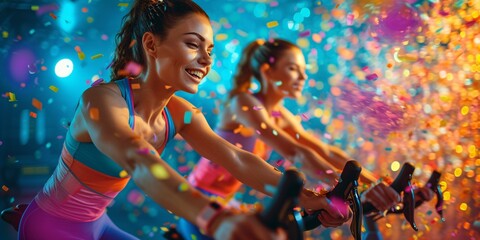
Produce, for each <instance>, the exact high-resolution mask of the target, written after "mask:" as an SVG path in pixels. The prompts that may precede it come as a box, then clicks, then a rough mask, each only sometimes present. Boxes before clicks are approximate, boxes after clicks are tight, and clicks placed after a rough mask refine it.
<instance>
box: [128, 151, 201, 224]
mask: <svg viewBox="0 0 480 240" xmlns="http://www.w3.org/2000/svg"><path fill="white" fill-rule="evenodd" d="M134 151H135V152H133V153H132V151H130V154H129V155H130V159H131V160H132V162H133V164H132V167H131V168H130V169H128V170H127V172H128V173H129V174H130V175H131V177H132V179H133V181H134V182H135V184H136V185H137V186H138V187H139V188H140V189H142V190H143V191H144V192H145V193H146V194H147V195H148V196H149V197H150V198H152V199H153V200H154V201H155V202H156V203H158V204H159V205H161V206H162V207H164V208H165V209H167V210H169V211H171V212H173V213H174V214H175V215H178V216H180V217H183V218H185V219H186V220H188V221H190V222H193V223H195V218H196V216H198V214H199V213H200V211H201V209H202V208H203V207H204V206H206V205H207V204H208V203H209V201H210V200H209V199H208V198H207V197H206V196H204V195H203V194H201V193H200V192H199V191H198V190H196V189H195V188H193V187H191V185H190V184H189V183H188V182H187V181H186V180H185V179H184V178H183V177H181V176H180V175H179V174H178V173H177V172H176V171H175V170H173V169H172V168H171V167H170V166H169V165H168V164H167V163H166V162H165V161H163V160H162V159H160V157H158V155H153V154H150V153H147V154H145V151H144V152H143V153H138V151H136V150H134Z"/></svg>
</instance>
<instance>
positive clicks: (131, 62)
mask: <svg viewBox="0 0 480 240" xmlns="http://www.w3.org/2000/svg"><path fill="white" fill-rule="evenodd" d="M212 39H213V31H212V27H211V25H210V22H209V17H208V15H207V14H206V13H205V12H204V11H203V10H202V9H201V8H200V7H199V6H198V5H197V4H196V3H194V2H192V1H190V0H157V1H156V0H136V1H135V4H134V5H133V7H132V9H131V10H130V12H129V13H128V14H127V15H126V16H125V17H124V18H123V25H122V28H121V30H120V32H119V33H118V34H117V38H116V40H117V41H116V42H117V47H116V50H115V56H114V59H113V62H112V65H111V66H112V68H111V70H112V74H111V79H112V81H110V82H109V83H99V84H95V86H92V87H91V88H89V89H87V90H86V91H85V92H84V93H83V94H82V96H81V99H80V102H79V104H78V107H77V109H76V110H75V113H74V117H73V120H72V122H71V125H70V126H69V129H68V132H67V134H66V137H65V143H64V147H63V149H62V152H61V155H60V159H59V161H58V165H57V167H56V169H55V171H54V173H53V175H52V176H51V177H50V179H49V180H48V181H47V183H46V184H45V186H44V187H43V189H42V190H41V191H40V192H39V193H38V194H37V195H36V197H35V198H34V200H33V201H32V202H31V203H30V205H29V206H28V208H27V209H26V210H25V213H24V215H23V217H22V219H21V223H20V227H19V238H20V239H38V238H39V237H40V238H42V239H72V238H75V239H136V237H134V236H133V235H131V234H129V233H127V232H125V231H123V230H121V229H119V228H118V227H117V226H115V225H114V224H113V223H112V221H111V220H110V218H109V217H108V215H107V214H106V208H107V206H108V205H109V204H111V202H112V201H113V199H114V198H115V197H116V196H117V194H118V193H119V192H120V191H121V190H122V189H123V188H124V187H125V186H126V184H127V183H128V182H129V180H130V179H132V180H133V181H134V182H135V183H136V185H137V186H138V187H140V188H141V189H142V190H143V191H145V193H146V194H147V195H148V196H149V197H150V198H152V199H153V200H154V201H155V202H156V203H158V204H159V205H161V206H163V207H165V208H167V209H168V210H170V211H172V212H173V213H175V214H176V215H178V216H180V217H182V218H185V219H186V220H187V221H189V222H191V223H195V224H196V225H197V226H199V227H200V228H201V229H202V230H203V232H204V233H206V234H208V235H210V236H215V237H216V238H218V239H230V238H233V236H234V235H235V237H236V238H245V239H278V238H279V237H280V238H281V237H282V236H283V232H281V231H280V232H279V233H277V234H275V232H274V231H271V230H267V228H266V227H265V226H263V225H262V224H261V223H260V221H259V220H258V218H257V217H256V216H255V215H253V214H251V213H249V214H239V213H234V212H233V211H231V210H229V209H227V208H224V207H222V206H220V205H219V204H218V203H216V202H212V201H211V200H210V199H209V198H208V197H207V196H205V195H204V194H202V193H201V192H200V191H198V190H197V189H195V188H187V189H185V187H182V188H181V189H183V190H182V191H179V189H180V186H182V185H183V186H185V185H187V186H188V182H187V181H186V180H185V179H184V178H183V177H181V176H180V175H179V174H178V173H177V172H175V171H174V170H173V169H172V168H171V167H170V166H169V165H168V164H167V163H166V162H165V161H164V160H163V159H161V157H160V154H161V153H162V152H163V150H164V148H165V146H166V143H167V142H168V141H169V140H170V139H172V138H173V137H174V135H175V134H176V133H178V134H180V135H181V136H182V137H183V138H184V139H185V140H186V141H187V142H188V143H189V144H190V145H191V146H192V147H193V148H194V149H195V150H196V151H197V152H198V153H200V154H201V155H202V156H205V157H206V158H208V159H210V160H212V161H214V162H216V163H217V164H220V165H221V166H223V167H225V168H226V169H227V170H228V171H230V172H231V174H232V175H233V176H235V178H237V179H240V180H241V181H243V182H245V183H246V184H247V185H249V186H251V187H253V188H254V189H256V190H259V191H262V192H264V193H266V194H271V193H269V192H268V191H267V190H266V189H265V188H266V186H269V185H277V184H278V182H279V180H280V176H281V173H280V172H278V171H276V170H275V169H274V168H273V167H271V166H270V165H268V164H266V163H265V162H264V161H262V159H260V158H259V157H257V156H256V155H253V154H251V153H249V152H246V151H243V150H241V149H239V148H237V147H235V146H234V145H232V144H230V143H228V142H227V141H225V140H223V139H222V138H221V137H219V136H218V135H216V134H215V133H214V132H213V131H212V130H211V129H210V127H209V126H208V123H207V121H206V120H205V118H204V116H203V115H202V113H201V112H197V111H195V112H194V111H193V109H194V108H195V107H194V106H193V105H192V104H191V103H189V102H187V101H186V100H184V99H182V98H180V97H178V96H175V95H174V93H175V92H177V91H185V92H189V93H196V92H197V90H198V85H199V83H200V81H201V80H202V79H203V78H204V77H205V76H206V74H207V73H208V72H209V71H210V68H211V64H212V59H211V56H210V53H211V50H212V48H213V40H212ZM132 66H134V67H132ZM135 66H137V67H135ZM186 115H188V116H190V118H189V121H188V122H185V121H184V116H186ZM199 136H201V138H199ZM212 146H215V148H212ZM240 160H241V161H240ZM305 191H307V190H305ZM307 192H308V191H307ZM308 193H310V192H308ZM300 199H301V200H302V203H303V204H304V207H305V208H308V209H312V210H317V209H325V210H326V211H325V212H324V215H325V216H327V217H328V218H327V221H324V223H326V224H327V225H328V226H338V225H341V224H342V223H343V222H345V221H347V220H348V218H349V216H348V215H345V214H343V215H342V213H340V212H339V210H338V209H337V208H336V207H334V206H331V205H329V204H328V203H327V200H326V198H325V197H324V196H320V195H316V194H303V195H302V196H301V197H300ZM324 220H325V219H324Z"/></svg>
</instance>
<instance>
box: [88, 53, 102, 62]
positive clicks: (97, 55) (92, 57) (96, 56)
mask: <svg viewBox="0 0 480 240" xmlns="http://www.w3.org/2000/svg"><path fill="white" fill-rule="evenodd" d="M101 57H103V54H101V53H99V54H95V55H93V56H91V57H90V58H91V59H92V60H94V59H98V58H101Z"/></svg>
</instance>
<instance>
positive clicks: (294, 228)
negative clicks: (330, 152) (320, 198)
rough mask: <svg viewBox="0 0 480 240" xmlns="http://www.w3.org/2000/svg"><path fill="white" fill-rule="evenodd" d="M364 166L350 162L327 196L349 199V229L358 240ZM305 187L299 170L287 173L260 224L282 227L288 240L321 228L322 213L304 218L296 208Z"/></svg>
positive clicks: (301, 237)
mask: <svg viewBox="0 0 480 240" xmlns="http://www.w3.org/2000/svg"><path fill="white" fill-rule="evenodd" d="M361 169H362V168H361V167H360V165H359V163H358V162H356V161H353V160H352V161H348V162H347V163H346V165H345V167H344V169H343V171H342V174H341V176H340V181H339V183H338V184H337V186H335V188H334V189H333V190H332V191H330V192H328V193H327V198H329V199H333V198H337V199H341V200H344V201H347V199H348V200H350V207H351V208H352V210H353V219H352V223H351V225H350V230H351V232H352V235H353V236H354V238H355V239H361V226H362V208H361V205H360V198H359V195H358V192H357V186H358V183H357V181H358V177H359V176H360V171H361ZM302 188H303V180H302V178H301V177H300V174H299V173H298V172H297V171H296V170H287V171H286V172H285V173H284V176H283V177H282V179H281V181H280V184H279V186H278V187H277V189H278V190H277V192H276V193H275V194H274V196H273V199H272V201H271V202H270V204H269V205H267V207H266V208H265V209H264V210H263V211H262V212H261V213H260V215H259V216H260V219H261V221H262V222H263V223H264V224H265V225H266V226H267V227H269V228H271V229H275V228H277V227H282V228H284V229H286V230H287V234H288V237H289V239H293V240H302V239H303V232H304V231H308V230H311V229H313V228H316V227H318V226H320V225H321V224H322V223H321V222H320V220H319V219H318V214H320V211H321V210H319V211H316V212H314V213H313V214H309V215H308V214H306V213H304V216H303V217H302V216H301V213H300V212H299V211H298V210H296V209H294V208H295V207H296V206H298V196H299V194H300V192H301V190H302Z"/></svg>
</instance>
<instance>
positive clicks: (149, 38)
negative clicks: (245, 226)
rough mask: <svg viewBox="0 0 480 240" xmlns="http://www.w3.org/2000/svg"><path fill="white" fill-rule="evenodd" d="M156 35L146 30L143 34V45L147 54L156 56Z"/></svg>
mask: <svg viewBox="0 0 480 240" xmlns="http://www.w3.org/2000/svg"><path fill="white" fill-rule="evenodd" d="M155 41H156V38H155V35H153V33H151V32H146V33H144V34H143V36H142V46H143V50H144V51H145V53H146V55H147V56H151V57H155V53H156V50H157V45H156V44H155Z"/></svg>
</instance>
